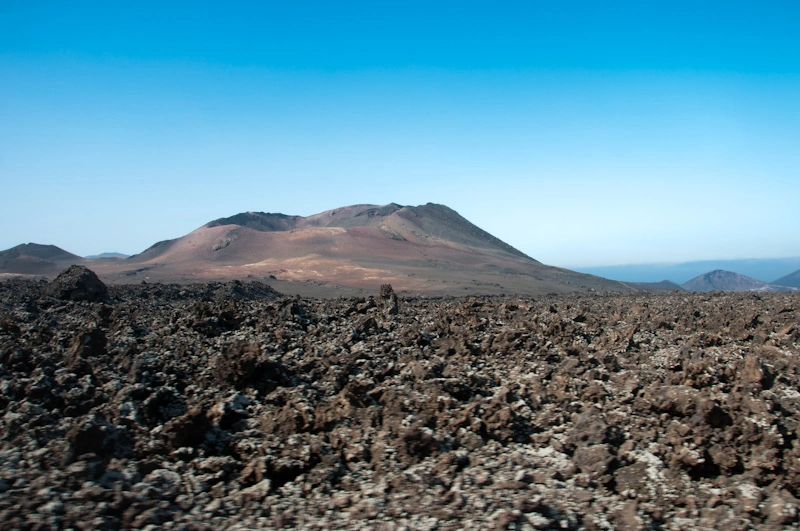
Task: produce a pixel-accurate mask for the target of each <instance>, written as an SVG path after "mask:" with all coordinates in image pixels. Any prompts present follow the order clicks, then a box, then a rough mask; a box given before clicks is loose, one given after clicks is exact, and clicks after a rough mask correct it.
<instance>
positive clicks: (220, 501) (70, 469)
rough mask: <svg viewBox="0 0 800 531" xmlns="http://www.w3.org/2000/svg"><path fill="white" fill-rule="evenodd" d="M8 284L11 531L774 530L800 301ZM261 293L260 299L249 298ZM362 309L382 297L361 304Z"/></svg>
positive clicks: (4, 291)
mask: <svg viewBox="0 0 800 531" xmlns="http://www.w3.org/2000/svg"><path fill="white" fill-rule="evenodd" d="M45 287H46V284H43V283H41V282H19V281H15V282H9V283H0V300H2V301H3V304H2V305H0V521H2V522H3V527H8V528H11V529H14V528H18V529H45V528H50V529H62V528H63V529H70V528H71V529H125V528H147V526H150V529H155V528H159V527H164V528H167V527H174V528H177V529H209V530H210V529H271V528H280V527H281V526H283V527H291V526H293V527H295V528H334V529H360V528H380V527H381V526H383V527H386V528H387V529H390V528H391V526H392V525H394V526H396V527H398V528H400V527H405V528H408V529H433V528H437V527H439V528H444V527H447V526H451V527H458V528H463V529H467V530H470V529H471V530H477V529H480V530H483V529H491V528H493V527H497V528H514V529H611V528H614V529H665V530H671V529H687V530H697V529H711V528H725V529H728V528H730V529H750V528H754V529H761V528H763V529H784V528H791V527H792V526H796V524H797V523H798V508H799V502H798V501H797V499H796V496H797V493H798V492H800V465H798V458H800V445H799V444H798V440H797V435H796V434H797V430H798V429H800V423H799V422H798V415H800V407H798V405H797V403H798V399H800V393H798V391H797V389H798V388H800V361H798V360H800V347H799V346H798V344H797V337H796V336H795V331H796V329H797V322H798V314H797V311H796V308H798V307H800V305H798V304H797V303H798V302H800V294H791V293H781V294H759V295H758V296H757V297H755V296H753V295H752V294H747V293H744V294H720V293H716V294H691V293H680V292H673V293H663V294H641V293H639V294H633V295H615V296H610V295H603V294H591V295H568V296H555V295H553V296H547V297H542V298H541V299H531V298H518V297H505V298H470V299H464V300H462V299H446V298H438V299H426V298H409V299H406V300H405V301H404V304H403V308H402V312H400V311H398V312H397V313H396V314H394V315H392V316H391V318H389V316H388V315H387V314H386V313H385V309H386V305H385V303H384V297H383V296H381V297H376V298H375V299H372V298H367V299H332V300H314V299H298V298H281V297H280V296H275V294H274V293H272V292H270V291H269V290H263V289H261V288H259V287H258V286H250V285H249V284H247V283H230V284H229V285H228V284H220V283H210V284H201V285H183V286H169V285H158V284H147V285H134V286H112V287H110V288H109V291H110V293H111V295H112V298H111V299H110V301H108V302H107V303H105V304H63V303H59V302H57V301H53V300H52V299H51V298H48V297H45V296H43V295H44V294H45V292H44V291H43V289H44V288H45ZM262 295H263V297H262ZM376 302H377V303H376Z"/></svg>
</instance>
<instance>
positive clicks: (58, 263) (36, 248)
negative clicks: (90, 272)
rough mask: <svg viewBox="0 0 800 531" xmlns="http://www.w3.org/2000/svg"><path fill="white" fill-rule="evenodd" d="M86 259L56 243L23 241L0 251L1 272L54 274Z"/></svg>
mask: <svg viewBox="0 0 800 531" xmlns="http://www.w3.org/2000/svg"><path fill="white" fill-rule="evenodd" d="M84 262H85V260H84V259H83V258H81V257H80V256H78V255H75V254H72V253H69V252H67V251H65V250H64V249H61V248H60V247H56V246H55V245H41V244H38V243H23V244H22V245H17V246H16V247H12V248H11V249H7V250H5V251H0V273H5V274H12V275H44V276H54V275H57V274H58V273H60V272H61V271H62V270H63V269H65V268H67V267H68V266H71V265H75V264H83V263H84Z"/></svg>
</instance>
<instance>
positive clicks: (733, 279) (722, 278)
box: [681, 269, 791, 291]
mask: <svg viewBox="0 0 800 531" xmlns="http://www.w3.org/2000/svg"><path fill="white" fill-rule="evenodd" d="M681 287H682V288H683V289H685V290H687V291H791V288H786V287H782V286H775V285H773V284H769V283H767V282H762V281H760V280H756V279H754V278H750V277H746V276H744V275H740V274H738V273H733V272H731V271H723V270H721V269H717V270H714V271H710V272H708V273H704V274H702V275H700V276H697V277H695V278H693V279H691V280H689V281H688V282H684V283H683V284H681Z"/></svg>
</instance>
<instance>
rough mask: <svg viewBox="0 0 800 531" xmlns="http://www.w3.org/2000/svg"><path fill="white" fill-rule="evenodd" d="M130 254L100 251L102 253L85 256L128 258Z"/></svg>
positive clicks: (92, 257)
mask: <svg viewBox="0 0 800 531" xmlns="http://www.w3.org/2000/svg"><path fill="white" fill-rule="evenodd" d="M129 256H130V255H129V254H122V253H100V254H92V255H89V256H86V257H85V258H91V259H97V258H128V257H129Z"/></svg>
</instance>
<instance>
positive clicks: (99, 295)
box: [48, 265, 108, 302]
mask: <svg viewBox="0 0 800 531" xmlns="http://www.w3.org/2000/svg"><path fill="white" fill-rule="evenodd" d="M48 292H49V293H50V294H51V295H52V296H53V297H56V298H57V299H62V300H68V301H89V302H106V301H108V288H106V285H105V284H103V282H102V281H101V280H100V279H99V278H97V275H95V274H94V272H93V271H92V270H91V269H89V268H87V267H85V266H82V265H73V266H69V268H68V269H65V270H64V271H62V272H61V273H59V275H58V276H57V277H56V278H55V279H53V281H52V282H50V284H49V285H48Z"/></svg>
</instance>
